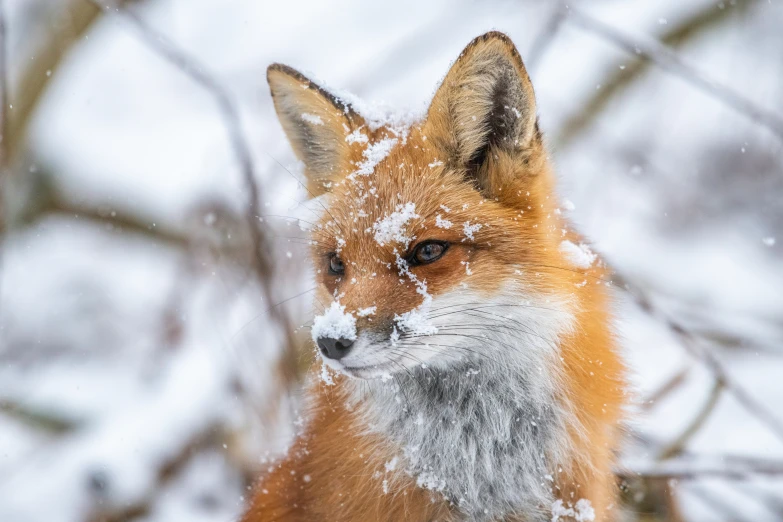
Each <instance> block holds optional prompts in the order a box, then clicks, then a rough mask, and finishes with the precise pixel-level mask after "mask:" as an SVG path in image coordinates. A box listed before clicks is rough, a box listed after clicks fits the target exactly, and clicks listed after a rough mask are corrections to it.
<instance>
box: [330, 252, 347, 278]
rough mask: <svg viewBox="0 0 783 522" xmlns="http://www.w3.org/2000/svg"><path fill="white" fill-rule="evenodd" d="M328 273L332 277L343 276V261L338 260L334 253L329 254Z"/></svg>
mask: <svg viewBox="0 0 783 522" xmlns="http://www.w3.org/2000/svg"><path fill="white" fill-rule="evenodd" d="M329 273H330V274H332V275H343V274H344V273H345V265H344V264H343V260H342V259H340V258H339V257H338V256H337V254H335V253H334V252H332V253H331V254H329Z"/></svg>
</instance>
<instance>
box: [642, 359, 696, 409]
mask: <svg viewBox="0 0 783 522" xmlns="http://www.w3.org/2000/svg"><path fill="white" fill-rule="evenodd" d="M690 371H691V366H690V364H688V365H685V366H683V367H682V368H681V369H680V370H679V371H678V372H677V373H675V374H674V375H672V376H671V377H670V378H669V379H667V380H666V382H664V383H663V384H662V385H661V386H660V387H658V389H657V390H655V391H654V392H652V393H651V394H650V396H649V397H647V398H646V399H644V400H643V401H642V404H641V408H642V409H643V410H645V411H648V410H651V409H652V408H653V407H654V406H655V405H656V404H657V403H658V402H660V401H661V400H663V399H664V398H666V397H667V396H668V395H669V394H670V393H672V392H673V391H674V390H676V389H677V388H679V387H680V386H682V383H684V382H685V378H686V377H687V376H688V373H689V372H690Z"/></svg>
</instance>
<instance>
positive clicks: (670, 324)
mask: <svg viewBox="0 0 783 522" xmlns="http://www.w3.org/2000/svg"><path fill="white" fill-rule="evenodd" d="M619 281H622V284H620V285H619V286H620V287H624V288H625V289H626V290H627V291H628V293H629V294H631V296H632V297H633V298H634V300H635V301H636V303H637V304H638V305H639V307H640V308H641V309H642V310H643V311H645V312H646V313H648V314H650V315H651V316H652V317H655V318H657V319H658V320H659V321H661V322H662V323H663V324H665V325H666V326H667V328H669V330H671V331H672V332H673V333H674V334H675V335H676V336H677V337H678V338H679V339H680V341H681V343H682V346H683V347H684V348H685V349H686V350H687V351H688V353H690V354H691V355H692V356H693V357H695V358H696V359H697V360H699V361H701V362H702V364H704V365H705V366H706V367H707V368H708V369H709V370H710V371H711V372H712V374H713V376H714V377H715V379H716V380H717V381H718V382H721V383H722V384H723V385H724V386H725V388H726V391H727V392H729V393H731V395H733V396H734V398H735V399H737V401H738V402H739V403H740V404H741V405H742V406H743V407H744V408H745V410H747V411H748V413H750V414H751V415H753V416H754V417H755V418H756V419H758V420H759V421H760V422H761V423H762V424H764V425H765V426H766V427H767V429H769V430H770V431H771V432H772V433H774V434H775V436H776V437H778V438H779V439H780V440H781V441H783V423H781V421H780V420H779V419H778V418H777V417H776V416H775V414H774V413H772V412H771V411H769V410H768V409H767V408H766V407H765V406H764V405H763V404H761V403H760V402H758V401H757V400H756V399H754V398H753V396H752V395H751V394H750V393H748V391H747V390H746V389H745V387H744V386H742V385H741V384H740V383H739V382H737V381H736V380H735V379H733V378H732V377H731V376H730V375H729V373H728V372H727V371H726V369H725V368H724V367H723V364H722V363H721V362H720V360H718V358H717V357H716V356H715V354H714V353H712V352H711V351H710V350H706V349H704V347H703V346H701V344H700V343H699V338H698V337H697V336H696V335H694V334H693V333H691V332H690V331H689V330H688V329H687V328H685V326H683V325H682V324H680V323H679V322H677V321H676V320H675V319H673V318H672V317H669V316H668V315H666V314H665V313H664V312H663V311H662V310H660V309H658V308H656V307H655V306H654V305H653V303H652V301H651V300H650V298H649V297H648V296H647V295H646V294H645V293H644V292H643V291H642V290H641V289H639V288H638V287H635V286H634V285H632V284H630V283H628V279H626V278H624V277H623V276H622V275H620V274H617V275H616V277H615V282H619Z"/></svg>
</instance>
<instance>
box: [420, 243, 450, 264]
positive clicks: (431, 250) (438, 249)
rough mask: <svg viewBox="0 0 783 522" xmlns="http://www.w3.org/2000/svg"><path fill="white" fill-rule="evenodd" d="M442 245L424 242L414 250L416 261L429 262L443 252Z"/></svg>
mask: <svg viewBox="0 0 783 522" xmlns="http://www.w3.org/2000/svg"><path fill="white" fill-rule="evenodd" d="M443 250H444V247H443V245H441V244H438V243H425V244H423V245H421V246H420V247H419V248H418V249H417V250H416V256H415V257H416V261H418V262H419V263H430V262H432V261H435V260H436V259H438V258H439V257H440V256H441V255H442V254H443Z"/></svg>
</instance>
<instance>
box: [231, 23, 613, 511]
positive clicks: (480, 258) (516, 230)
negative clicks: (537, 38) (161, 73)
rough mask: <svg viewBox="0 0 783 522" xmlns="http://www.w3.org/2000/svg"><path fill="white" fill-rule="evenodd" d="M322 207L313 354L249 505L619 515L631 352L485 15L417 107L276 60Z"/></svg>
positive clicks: (507, 54)
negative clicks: (285, 446) (396, 113)
mask: <svg viewBox="0 0 783 522" xmlns="http://www.w3.org/2000/svg"><path fill="white" fill-rule="evenodd" d="M267 73H268V74H267V77H268V81H269V85H270V88H271V92H272V97H273V100H274V105H275V109H276V111H277V115H278V117H279V119H280V122H281V124H282V127H283V129H284V131H285V133H286V135H287V137H288V139H289V141H290V143H291V145H292V147H293V150H294V152H295V154H296V156H297V157H298V158H299V159H300V160H301V161H302V162H303V163H304V165H305V175H306V177H307V179H308V189H309V191H310V192H311V194H312V195H313V196H317V197H318V201H319V202H320V203H321V204H322V208H323V213H322V215H321V216H320V218H319V219H320V221H319V222H318V223H317V224H316V226H315V227H313V228H312V245H313V246H312V259H313V262H314V264H315V271H316V278H317V283H318V288H317V290H316V302H317V303H320V304H321V305H322V306H323V308H324V309H323V313H322V314H320V315H318V316H317V317H315V320H314V321H313V324H312V336H313V340H314V342H315V345H316V346H317V350H318V351H319V352H320V356H321V359H322V362H323V365H324V366H323V368H322V378H319V376H318V372H317V371H314V372H313V375H312V379H311V381H310V384H309V387H308V391H307V394H308V405H309V406H308V414H307V418H306V421H305V426H304V428H303V432H302V434H301V435H299V436H298V438H297V439H296V440H295V442H294V443H293V445H292V447H291V448H290V450H289V451H288V454H287V456H286V457H285V458H284V459H283V460H282V461H280V462H278V463H276V464H275V465H273V466H272V467H271V468H270V469H269V470H268V474H267V475H266V476H265V477H263V478H262V480H261V481H260V483H259V485H258V487H257V490H256V492H255V494H254V497H253V499H252V501H251V503H250V506H249V507H248V510H247V512H246V514H245V515H244V518H243V521H244V522H270V521H284V522H288V521H321V520H324V521H401V520H411V521H458V520H475V521H495V520H506V521H508V520H518V521H544V520H546V521H549V520H562V521H566V520H575V521H590V520H599V521H604V520H611V519H613V518H614V516H613V514H614V513H616V512H617V508H616V506H615V502H616V483H615V478H614V475H613V465H614V451H615V449H616V448H617V445H618V443H619V438H620V435H621V430H620V427H619V425H620V421H621V418H622V413H623V408H624V397H625V381H624V367H623V364H622V362H621V360H620V357H619V355H618V353H617V352H618V350H617V346H616V344H617V343H616V341H615V338H614V335H613V329H612V320H613V318H612V315H611V301H610V298H609V295H608V290H607V283H606V274H605V272H604V268H603V266H602V264H601V263H600V261H598V260H597V259H596V255H595V254H593V253H592V252H591V251H590V249H589V248H588V247H587V246H586V245H585V244H584V242H583V240H581V239H580V237H579V236H578V235H577V234H575V233H574V232H572V231H571V230H570V228H569V225H568V223H567V222H566V219H565V216H564V215H563V213H562V212H561V210H560V208H559V207H560V205H559V203H558V201H559V200H558V197H557V196H556V193H555V190H554V185H555V181H554V176H553V174H552V170H551V166H550V161H549V158H548V156H547V152H546V150H545V148H544V144H543V138H542V134H541V132H540V130H539V126H538V121H537V114H536V100H535V96H534V93H533V86H532V84H531V82H530V78H529V77H528V74H527V72H526V70H525V67H524V65H523V63H522V59H521V58H520V55H519V53H518V52H517V50H516V48H515V47H514V44H513V43H512V42H511V40H510V39H509V38H508V37H507V36H506V35H504V34H502V33H498V32H490V33H487V34H485V35H483V36H480V37H478V38H476V39H475V40H473V41H472V42H471V43H470V44H469V45H468V46H467V47H466V48H465V50H464V51H463V52H462V54H460V56H459V57H458V59H457V61H456V62H455V63H454V65H453V66H452V67H451V69H450V71H449V72H448V74H447V75H446V77H445V79H444V80H443V82H442V84H441V85H440V87H439V88H438V90H437V92H436V93H435V96H434V98H433V100H432V102H431V104H430V106H429V109H428V111H427V113H426V115H425V117H424V118H423V119H422V120H421V121H418V122H415V123H413V124H411V125H409V126H404V125H401V124H399V122H394V121H392V122H386V123H383V122H379V121H377V119H374V118H372V117H370V116H368V115H366V114H365V115H362V114H359V112H358V110H357V109H356V104H355V103H352V102H351V101H349V99H347V98H346V97H340V96H336V95H334V94H331V93H330V92H328V91H327V90H325V89H323V88H321V87H319V86H318V85H316V84H315V83H313V82H312V81H310V80H309V79H308V78H306V77H304V76H303V75H302V74H300V73H299V72H297V71H295V70H293V69H291V68H289V67H287V66H285V65H280V64H274V65H271V66H270V67H269V69H268V71H267Z"/></svg>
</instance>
